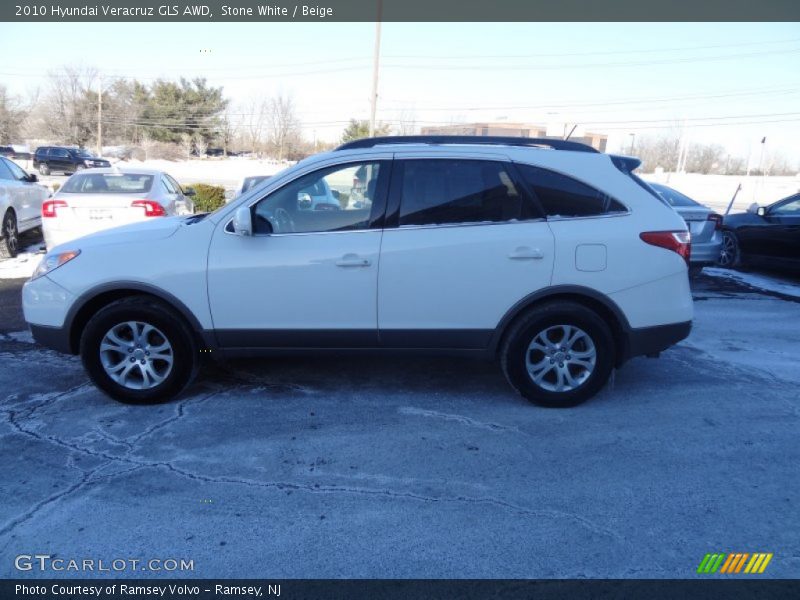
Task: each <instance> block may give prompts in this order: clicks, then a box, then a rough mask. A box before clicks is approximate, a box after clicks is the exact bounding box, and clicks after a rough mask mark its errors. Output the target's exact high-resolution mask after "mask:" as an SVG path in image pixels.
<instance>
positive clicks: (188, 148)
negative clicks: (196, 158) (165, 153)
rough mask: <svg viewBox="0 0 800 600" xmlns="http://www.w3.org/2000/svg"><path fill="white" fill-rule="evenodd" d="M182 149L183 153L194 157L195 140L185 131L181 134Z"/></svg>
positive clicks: (188, 156)
mask: <svg viewBox="0 0 800 600" xmlns="http://www.w3.org/2000/svg"><path fill="white" fill-rule="evenodd" d="M180 146H181V150H182V151H183V155H184V156H185V157H186V158H192V149H193V148H194V140H193V139H192V136H191V135H190V134H188V133H184V134H182V135H181V143H180Z"/></svg>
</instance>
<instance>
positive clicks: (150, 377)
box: [100, 321, 174, 390]
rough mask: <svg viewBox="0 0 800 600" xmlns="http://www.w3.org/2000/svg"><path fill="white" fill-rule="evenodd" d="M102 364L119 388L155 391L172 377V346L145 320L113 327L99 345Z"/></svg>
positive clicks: (127, 322)
mask: <svg viewBox="0 0 800 600" xmlns="http://www.w3.org/2000/svg"><path fill="white" fill-rule="evenodd" d="M100 363H101V364H102V366H103V369H104V370H105V372H106V374H107V375H108V376H109V377H110V378H111V379H112V380H113V381H115V382H116V383H118V384H119V385H121V386H123V387H126V388H128V389H133V390H147V389H151V388H154V387H156V386H158V385H160V384H161V383H163V382H164V380H165V379H166V378H167V377H168V376H169V374H170V372H171V371H172V367H173V363H174V353H173V349H172V344H171V343H170V341H169V339H167V336H165V335H164V334H163V333H162V332H161V330H159V329H157V328H156V327H153V326H152V325H150V324H149V323H144V322H142V321H126V322H124V323H119V324H117V325H114V327H112V328H111V329H109V330H108V332H107V333H106V334H105V335H104V336H103V339H102V341H101V342H100Z"/></svg>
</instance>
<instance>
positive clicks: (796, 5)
mask: <svg viewBox="0 0 800 600" xmlns="http://www.w3.org/2000/svg"><path fill="white" fill-rule="evenodd" d="M201 2H202V3H201ZM201 2H197V3H193V2H188V1H186V0H177V1H176V0H172V2H169V3H167V2H163V1H160V0H138V1H137V2H130V0H100V2H97V3H93V2H89V1H86V0H14V1H12V0H9V1H8V2H2V3H0V21H16V22H22V21H27V22H41V21H51V22H57V21H67V22H68V21H73V22H74V21H84V22H87V21H88V22H95V21H96V22H113V21H116V22H126V21H127V22H158V21H161V22H173V23H175V22H188V21H194V22H204V23H208V22H209V21H212V22H213V21H219V22H222V21H227V22H256V21H261V22H289V21H295V22H325V21H363V22H370V21H375V20H377V18H378V14H379V12H378V11H379V9H378V4H379V2H378V0H316V1H314V2H307V3H302V2H297V1H291V0H289V1H287V0H263V1H262V2H256V1H254V0H201ZM223 5H227V6H229V7H234V8H239V9H247V8H250V9H252V10H251V13H250V14H247V13H238V14H228V15H225V14H224V13H223V10H222V7H223ZM259 6H262V7H269V8H270V10H269V12H264V13H263V14H259V10H258V7H259ZM17 7H23V8H21V9H18V8H17ZM24 7H27V9H26V8H24ZM59 7H60V8H61V9H79V8H81V7H85V8H84V10H81V11H79V12H77V13H72V12H71V11H66V12H65V11H60V10H58V8H59ZM134 7H135V8H137V9H141V10H139V11H137V12H134V13H125V12H122V13H120V12H117V14H114V11H113V10H112V9H115V8H116V9H120V8H134ZM204 7H205V8H204ZM40 8H44V9H45V10H44V14H40V11H39V9H40ZM187 8H188V11H187ZM54 9H55V10H54ZM312 9H313V10H312ZM262 10H263V9H262ZM26 13H27V14H26ZM380 15H381V16H380V20H381V21H384V22H401V21H406V22H415V21H418V22H484V23H485V22H503V21H508V22H524V21H528V22H555V21H562V22H563V21H573V22H587V21H595V22H626V21H627V22H632V21H673V22H674V21H679V22H698V21H721V22H736V21H739V22H742V21H800V2H797V1H796V0H760V1H759V2H754V1H753V0H703V1H702V2H697V1H696V0H670V1H668V2H665V1H664V0H605V1H604V2H601V1H599V0H558V1H557V2H554V1H552V0H492V1H491V2H489V1H487V0H382V8H381V11H380Z"/></svg>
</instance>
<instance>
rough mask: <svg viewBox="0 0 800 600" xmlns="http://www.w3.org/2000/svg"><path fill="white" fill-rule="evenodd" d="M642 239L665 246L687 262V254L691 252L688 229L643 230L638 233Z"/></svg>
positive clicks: (655, 244)
mask: <svg viewBox="0 0 800 600" xmlns="http://www.w3.org/2000/svg"><path fill="white" fill-rule="evenodd" d="M639 237H640V238H642V241H644V242H647V243H648V244H650V245H652V246H658V247H659V248H666V249H667V250H672V251H673V252H677V253H678V254H680V255H681V256H682V257H683V260H685V261H686V264H687V265H688V264H689V256H690V255H691V253H692V236H691V234H690V233H689V232H688V231H645V232H644V233H640V234H639Z"/></svg>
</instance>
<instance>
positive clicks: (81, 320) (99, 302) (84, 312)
mask: <svg viewBox="0 0 800 600" xmlns="http://www.w3.org/2000/svg"><path fill="white" fill-rule="evenodd" d="M131 296H150V297H152V298H155V299H156V300H159V301H160V302H163V303H164V304H166V305H168V306H169V307H170V308H172V309H173V310H174V311H175V312H176V313H177V314H178V315H179V316H180V317H181V318H183V320H184V321H185V322H186V324H187V325H188V326H189V329H190V330H191V331H192V332H193V334H194V336H195V338H196V341H197V343H198V344H201V345H202V346H204V347H207V346H211V345H213V339H211V336H210V334H209V333H208V332H207V331H206V330H205V329H203V327H202V325H201V324H200V321H199V320H198V319H197V317H196V316H195V315H194V313H192V311H191V310H189V308H188V307H187V306H186V305H185V304H184V303H183V302H181V301H180V300H179V299H178V298H176V297H175V296H174V295H172V294H170V293H169V292H167V291H165V290H162V289H160V288H157V287H155V286H151V285H148V284H143V283H139V282H117V283H114V284H111V285H101V286H98V287H95V288H92V289H91V290H89V291H87V292H84V293H83V294H81V295H80V297H79V298H78V300H76V301H75V303H73V305H72V308H70V310H69V313H68V314H67V318H66V320H65V323H66V326H67V329H68V331H69V349H70V352H72V353H73V354H77V353H78V348H79V347H80V339H81V334H82V333H83V330H84V328H85V327H86V324H87V323H88V322H89V319H91V318H92V315H94V314H96V313H97V311H99V310H100V309H102V308H103V307H105V306H108V305H109V304H111V303H112V302H116V301H117V300H122V299H123V298H129V297H131Z"/></svg>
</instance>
